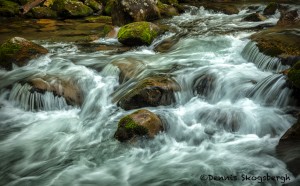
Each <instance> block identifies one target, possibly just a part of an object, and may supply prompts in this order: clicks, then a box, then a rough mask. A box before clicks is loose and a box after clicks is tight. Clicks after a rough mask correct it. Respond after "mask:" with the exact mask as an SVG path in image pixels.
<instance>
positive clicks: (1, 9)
mask: <svg viewBox="0 0 300 186" xmlns="http://www.w3.org/2000/svg"><path fill="white" fill-rule="evenodd" d="M18 14H19V5H18V4H17V3H15V2H12V1H6V0H1V1H0V16H4V17H13V16H15V15H18Z"/></svg>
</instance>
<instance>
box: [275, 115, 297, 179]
mask: <svg viewBox="0 0 300 186" xmlns="http://www.w3.org/2000/svg"><path fill="white" fill-rule="evenodd" d="M276 153H277V155H278V157H279V158H280V159H282V160H283V161H284V162H285V163H286V164H287V168H288V170H289V171H291V172H292V173H293V174H294V175H295V176H297V175H299V174H300V117H299V116H298V121H297V123H295V124H294V125H293V126H292V127H291V128H290V129H288V130H287V131H286V132H285V133H284V135H283V136H282V137H281V138H280V140H279V143H278V145H277V146H276Z"/></svg>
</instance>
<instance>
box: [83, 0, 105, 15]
mask: <svg viewBox="0 0 300 186" xmlns="http://www.w3.org/2000/svg"><path fill="white" fill-rule="evenodd" d="M84 4H85V5H87V6H88V7H90V8H92V9H93V10H94V12H96V13H97V14H102V12H103V5H102V3H101V2H100V3H99V2H97V1H95V0H85V1H84Z"/></svg>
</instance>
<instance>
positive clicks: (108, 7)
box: [104, 0, 115, 16]
mask: <svg viewBox="0 0 300 186" xmlns="http://www.w3.org/2000/svg"><path fill="white" fill-rule="evenodd" d="M114 1H115V0H109V1H108V2H107V3H106V5H105V8H104V13H105V15H109V16H110V15H111V10H112V6H113V4H114Z"/></svg>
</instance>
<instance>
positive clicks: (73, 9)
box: [52, 0, 93, 18]
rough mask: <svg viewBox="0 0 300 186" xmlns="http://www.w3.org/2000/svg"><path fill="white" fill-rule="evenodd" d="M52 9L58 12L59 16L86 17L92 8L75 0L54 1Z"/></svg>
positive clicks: (91, 11)
mask: <svg viewBox="0 0 300 186" xmlns="http://www.w3.org/2000/svg"><path fill="white" fill-rule="evenodd" d="M52 9H53V10H55V11H57V12H58V15H59V16H62V17H69V18H77V17H86V16H89V15H91V14H92V13H93V9H92V8H90V7H88V6H86V5H85V4H83V3H82V2H81V1H77V0H60V1H54V2H53V5H52Z"/></svg>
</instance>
